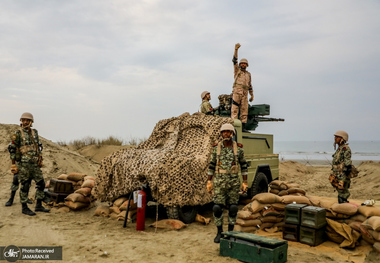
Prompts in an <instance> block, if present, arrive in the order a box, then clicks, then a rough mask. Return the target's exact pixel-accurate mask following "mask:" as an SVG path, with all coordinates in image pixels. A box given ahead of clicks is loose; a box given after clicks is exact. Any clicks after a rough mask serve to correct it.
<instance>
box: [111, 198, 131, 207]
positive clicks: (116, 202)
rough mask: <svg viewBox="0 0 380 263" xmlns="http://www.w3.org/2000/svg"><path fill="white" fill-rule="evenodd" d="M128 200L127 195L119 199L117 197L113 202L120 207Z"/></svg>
mask: <svg viewBox="0 0 380 263" xmlns="http://www.w3.org/2000/svg"><path fill="white" fill-rule="evenodd" d="M126 200H128V198H126V197H119V198H118V199H116V200H115V201H114V202H113V205H115V206H117V207H120V206H121V205H122V204H123V203H124V202H125V201H126Z"/></svg>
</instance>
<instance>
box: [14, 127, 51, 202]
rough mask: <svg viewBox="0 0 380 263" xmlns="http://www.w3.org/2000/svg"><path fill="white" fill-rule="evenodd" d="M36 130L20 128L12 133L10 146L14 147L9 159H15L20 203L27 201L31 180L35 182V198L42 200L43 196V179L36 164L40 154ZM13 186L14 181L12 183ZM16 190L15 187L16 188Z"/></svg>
mask: <svg viewBox="0 0 380 263" xmlns="http://www.w3.org/2000/svg"><path fill="white" fill-rule="evenodd" d="M38 145H40V142H39V138H38V132H37V130H35V129H33V130H32V129H30V130H29V129H24V128H20V129H19V130H17V131H16V132H15V133H14V134H13V135H12V142H11V144H10V147H11V148H13V149H14V151H12V152H11V154H10V157H11V160H12V161H13V160H15V161H16V165H17V168H18V170H19V172H18V174H17V175H18V180H19V181H20V183H21V188H20V201H21V203H22V204H25V203H27V202H28V193H29V189H30V185H31V182H32V180H34V181H35V182H36V200H42V199H43V198H44V197H45V194H44V189H45V181H44V178H43V175H42V171H41V169H40V167H39V166H38V165H37V162H38V156H39V155H41V151H40V148H39V146H38ZM13 187H15V182H14V183H13V185H12V190H13ZM16 190H17V189H16Z"/></svg>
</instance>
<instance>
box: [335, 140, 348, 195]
mask: <svg viewBox="0 0 380 263" xmlns="http://www.w3.org/2000/svg"><path fill="white" fill-rule="evenodd" d="M332 157H333V161H332V168H331V170H332V173H333V175H335V176H336V177H337V179H338V181H339V182H343V189H339V188H338V187H335V188H336V190H337V192H338V196H339V197H341V198H344V199H347V198H348V197H349V196H350V191H349V190H348V188H349V187H350V184H351V179H350V178H349V177H348V175H347V173H349V172H350V169H351V164H352V162H351V149H350V147H349V146H348V144H342V145H340V146H339V148H338V149H337V150H336V151H335V153H334V154H333V155H332Z"/></svg>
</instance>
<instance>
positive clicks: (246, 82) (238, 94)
mask: <svg viewBox="0 0 380 263" xmlns="http://www.w3.org/2000/svg"><path fill="white" fill-rule="evenodd" d="M239 48H240V44H239V43H237V44H235V53H234V57H233V59H232V62H233V63H234V77H235V80H234V84H233V90H232V108H231V118H233V119H237V118H238V114H239V108H240V120H241V122H242V124H243V132H248V131H247V130H246V128H245V124H246V123H247V116H248V92H249V95H250V98H249V101H250V102H252V101H253V89H252V84H251V73H249V72H248V71H247V70H246V69H247V67H248V60H247V59H245V58H242V59H241V60H240V62H239V65H238V64H237V61H238V49H239Z"/></svg>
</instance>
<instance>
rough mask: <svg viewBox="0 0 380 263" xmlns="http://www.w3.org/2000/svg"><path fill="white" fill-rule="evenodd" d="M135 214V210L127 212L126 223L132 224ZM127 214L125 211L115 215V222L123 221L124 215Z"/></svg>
mask: <svg viewBox="0 0 380 263" xmlns="http://www.w3.org/2000/svg"><path fill="white" fill-rule="evenodd" d="M136 213H137V210H134V211H129V212H128V218H127V221H128V222H132V217H133V216H134V215H135V214H136ZM126 214H127V211H121V212H120V213H119V214H118V215H117V221H121V220H125V215H126Z"/></svg>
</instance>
